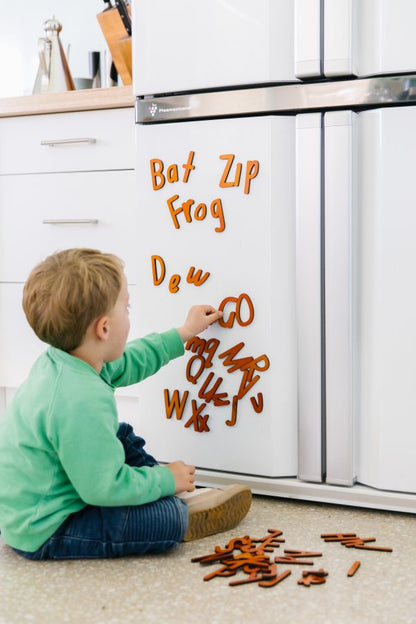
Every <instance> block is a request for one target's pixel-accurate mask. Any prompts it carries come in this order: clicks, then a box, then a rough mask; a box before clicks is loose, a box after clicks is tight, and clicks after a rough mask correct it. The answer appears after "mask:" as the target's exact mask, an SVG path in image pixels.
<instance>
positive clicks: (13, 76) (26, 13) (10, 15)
mask: <svg viewBox="0 0 416 624" xmlns="http://www.w3.org/2000/svg"><path fill="white" fill-rule="evenodd" d="M104 8H105V3H104V2H103V0H36V1H35V2H32V1H30V0H26V1H25V2H24V3H23V4H22V3H16V2H9V3H7V2H6V0H2V1H1V17H0V97H9V96H15V95H28V94H30V93H32V89H33V85H34V82H35V78H36V72H37V68H38V52H37V41H38V38H39V37H43V36H44V35H45V32H44V30H43V23H44V22H45V21H46V20H47V19H50V18H51V17H52V16H53V15H54V16H55V18H56V19H57V20H58V21H59V22H61V24H62V31H61V35H60V37H61V41H62V45H63V48H64V50H65V53H66V51H67V47H68V44H70V46H71V48H70V54H69V59H68V61H69V67H70V70H71V74H72V77H73V78H74V77H85V78H87V77H89V67H88V51H89V50H100V51H102V50H105V49H107V45H106V42H105V39H104V35H103V34H102V31H101V28H100V26H99V24H98V21H97V17H96V15H97V13H100V12H101V11H102V10H103V9H104Z"/></svg>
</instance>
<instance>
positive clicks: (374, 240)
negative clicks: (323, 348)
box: [325, 107, 416, 493]
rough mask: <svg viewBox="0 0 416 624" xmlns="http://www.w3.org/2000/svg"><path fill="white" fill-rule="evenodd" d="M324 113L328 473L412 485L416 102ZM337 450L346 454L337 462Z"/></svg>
mask: <svg viewBox="0 0 416 624" xmlns="http://www.w3.org/2000/svg"><path fill="white" fill-rule="evenodd" d="M336 115H339V116H340V117H338V119H336V118H335V117H334V116H336ZM348 115H350V120H349V121H348ZM342 116H344V117H345V119H344V120H343V119H342V118H341V117H342ZM330 117H332V119H330ZM343 121H344V122H345V123H343ZM327 122H328V124H330V127H328V137H329V136H331V137H332V138H331V139H329V138H328V144H327V142H326V146H325V151H326V166H327V168H328V167H329V168H330V169H332V173H331V172H330V171H329V170H328V169H327V170H326V174H325V177H326V180H327V184H326V186H329V185H332V189H333V192H332V195H333V196H335V198H338V200H337V203H334V204H333V206H332V208H330V209H329V211H327V210H326V219H325V229H326V235H325V244H326V250H325V252H326V259H325V262H326V274H327V279H326V295H327V296H326V318H327V324H326V342H327V361H326V370H327V382H326V386H327V423H328V439H327V445H328V456H327V462H328V480H330V479H329V475H330V474H331V473H332V475H335V477H336V478H339V476H340V475H341V478H345V479H346V482H347V483H348V480H349V479H350V478H353V477H354V474H356V476H357V480H358V481H359V482H360V483H363V484H365V485H369V486H372V487H376V488H380V489H383V490H395V491H402V492H412V493H414V492H416V454H415V452H414V440H415V436H416V419H415V413H416V384H415V373H416V368H415V363H414V362H415V352H416V324H415V318H416V294H415V289H414V287H413V283H414V281H415V280H414V272H415V266H416V246H415V243H414V233H415V230H416V210H415V207H414V206H413V198H412V193H411V192H410V190H411V188H412V180H413V179H414V163H415V162H416V144H415V141H414V137H415V135H416V110H415V109H414V108H413V107H409V108H400V109H398V108H386V109H378V110H371V111H365V112H361V113H358V114H355V115H354V114H352V113H348V112H344V113H330V114H328V120H327ZM337 122H338V125H336V124H337ZM336 135H338V140H336ZM329 144H331V146H332V147H331V148H330V147H329ZM337 157H338V160H335V159H336V158H337ZM339 171H343V172H344V173H343V177H344V180H345V182H346V184H344V185H343V184H342V176H341V181H340V175H339ZM337 174H338V175H337ZM349 178H350V179H351V184H348V183H347V182H348V179H349ZM326 204H327V202H326ZM326 207H327V206H326ZM331 267H332V268H331ZM331 318H332V321H331ZM328 352H329V353H330V354H332V355H328ZM330 357H331V358H332V359H331V361H330V359H329V358H330ZM331 396H332V400H331ZM329 427H330V428H331V431H332V436H331V434H330V433H329ZM342 438H344V439H345V443H344V446H342V444H341V441H342ZM333 440H334V446H333V447H332V446H331V445H332V443H333ZM351 440H352V449H351ZM354 451H355V455H356V462H355V469H354V456H353V455H354ZM331 456H332V457H333V458H336V457H339V458H340V460H341V458H342V457H343V458H344V460H343V461H342V463H341V461H339V464H337V463H333V464H332V465H333V466H335V467H334V468H333V469H332V468H330V466H331V459H330V457H331ZM351 465H352V470H351ZM331 482H336V481H335V480H334V479H333V478H331Z"/></svg>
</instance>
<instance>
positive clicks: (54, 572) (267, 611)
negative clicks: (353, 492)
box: [0, 496, 416, 624]
mask: <svg viewBox="0 0 416 624" xmlns="http://www.w3.org/2000/svg"><path fill="white" fill-rule="evenodd" d="M269 528H275V529H280V530H282V531H283V533H284V535H283V536H284V537H285V539H286V543H285V544H282V546H281V547H280V550H282V549H283V548H292V549H300V550H309V551H311V550H312V551H320V552H322V553H323V556H322V557H321V558H319V559H318V560H317V561H318V562H319V564H318V565H317V566H314V567H324V568H325V569H327V570H328V572H329V576H328V578H327V582H326V583H325V584H324V585H317V586H311V587H309V588H307V587H303V586H300V585H298V584H297V580H298V579H299V578H300V576H301V571H302V569H304V568H303V567H302V566H292V574H291V576H289V577H288V578H286V579H285V580H284V581H283V582H282V583H281V584H279V585H276V586H275V587H272V588H269V589H265V588H262V587H259V586H258V585H254V584H251V585H246V586H240V587H229V586H228V579H226V578H214V579H212V580H211V581H209V582H204V581H203V576H204V574H206V573H207V571H208V568H205V567H202V566H201V565H200V564H199V563H191V561H190V560H191V558H192V557H195V556H198V555H203V554H207V553H209V552H211V551H212V550H213V548H214V546H215V545H217V544H219V545H221V546H223V545H225V543H226V542H227V541H228V540H229V539H230V538H231V537H235V536H237V535H247V534H248V535H251V536H255V537H262V536H263V535H265V534H266V533H267V529H269ZM323 532H325V533H338V532H355V533H357V534H358V535H359V536H360V537H368V536H373V537H376V538H377V542H376V544H377V545H380V546H391V547H392V548H393V552H392V553H385V552H370V551H358V550H352V549H347V548H345V547H344V546H341V545H340V544H337V543H335V544H328V543H324V542H323V540H322V539H321V538H320V534H321V533H323ZM275 553H276V554H278V551H275ZM356 559H359V560H361V562H362V565H361V568H360V569H359V570H358V572H357V573H356V575H355V576H354V577H352V578H347V575H346V572H347V570H348V568H349V567H350V565H351V563H352V562H353V561H354V560H356ZM288 567H289V566H281V567H280V568H279V570H280V571H283V569H287V568H288ZM213 569H214V568H213V567H210V568H209V570H213ZM415 578H416V518H415V516H414V515H406V514H398V513H394V512H381V511H370V510H363V509H357V508H351V507H338V506H332V505H324V504H316V503H313V504H311V503H302V502H292V501H286V500H282V499H273V498H266V497H260V496H256V497H255V498H254V501H253V505H252V509H251V511H250V513H249V515H248V516H247V517H246V518H245V520H244V521H243V522H242V523H241V524H240V526H239V527H238V528H237V529H234V530H233V531H230V532H228V533H223V534H221V535H216V536H212V537H208V538H205V539H204V540H200V541H198V542H190V543H186V544H181V545H180V546H179V547H178V548H177V549H176V550H175V551H172V552H171V553H169V554H165V555H157V556H147V557H137V558H136V557H131V558H127V559H119V560H108V561H65V562H43V563H42V562H37V563H34V562H30V561H26V560H25V559H22V558H20V557H19V556H18V555H16V554H15V553H14V552H13V551H12V550H11V549H9V548H8V547H6V546H5V545H4V544H3V543H2V542H1V541H0V623H1V624H14V623H19V624H21V623H23V622H31V623H33V624H49V623H53V624H60V623H61V622H70V623H72V622H74V623H75V622H76V623H77V624H95V623H97V624H105V623H112V624H113V623H114V624H119V623H120V624H124V623H128V622H134V623H138V624H149V623H150V624H153V623H155V624H176V623H178V624H193V623H197V624H246V623H247V624H257V623H259V624H260V623H261V624H269V623H270V624H295V623H296V624H303V623H305V624H306V623H307V624H343V623H348V624H387V623H388V624H405V623H406V624H415V623H416V581H415Z"/></svg>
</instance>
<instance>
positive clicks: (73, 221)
mask: <svg viewBox="0 0 416 624" xmlns="http://www.w3.org/2000/svg"><path fill="white" fill-rule="evenodd" d="M42 223H44V224H45V225H78V224H82V225H84V224H96V223H98V219H43V221H42Z"/></svg>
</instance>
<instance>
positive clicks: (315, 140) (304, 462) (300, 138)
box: [296, 113, 325, 482]
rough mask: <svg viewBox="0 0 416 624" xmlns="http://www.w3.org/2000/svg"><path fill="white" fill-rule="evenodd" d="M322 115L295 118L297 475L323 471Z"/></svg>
mask: <svg viewBox="0 0 416 624" xmlns="http://www.w3.org/2000/svg"><path fill="white" fill-rule="evenodd" d="M321 126H322V115H321V113H311V114H304V115H298V116H297V117H296V128H297V133H296V314H297V330H298V387H299V389H298V401H299V453H298V477H299V479H302V480H305V481H315V482H320V481H322V480H323V473H324V472H325V465H324V459H325V454H324V448H325V441H324V435H325V431H324V429H323V423H324V414H323V411H322V404H323V401H322V395H323V392H324V388H323V386H322V380H323V379H324V374H323V373H324V371H323V362H324V358H323V353H322V346H323V325H322V323H323V317H322V304H323V301H322V296H323V288H322V281H323V275H322V233H321V228H322V218H321V210H322V186H321V183H322V159H321V158H320V154H321V141H322V128H321Z"/></svg>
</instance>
